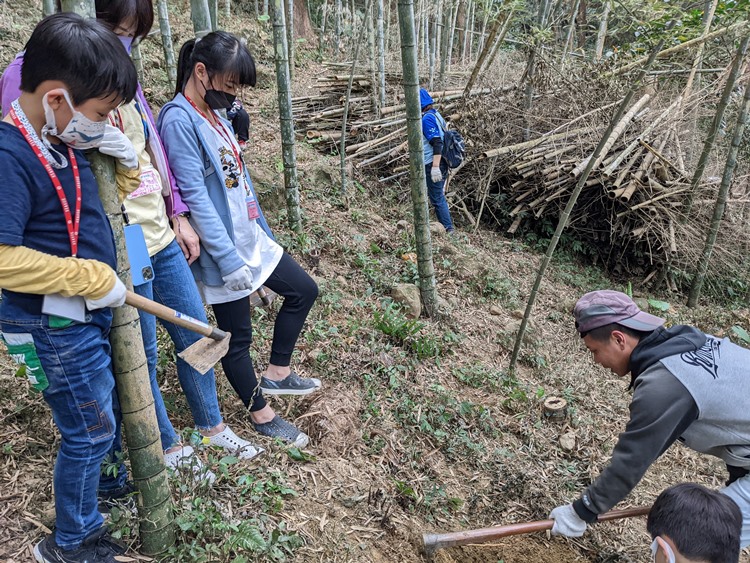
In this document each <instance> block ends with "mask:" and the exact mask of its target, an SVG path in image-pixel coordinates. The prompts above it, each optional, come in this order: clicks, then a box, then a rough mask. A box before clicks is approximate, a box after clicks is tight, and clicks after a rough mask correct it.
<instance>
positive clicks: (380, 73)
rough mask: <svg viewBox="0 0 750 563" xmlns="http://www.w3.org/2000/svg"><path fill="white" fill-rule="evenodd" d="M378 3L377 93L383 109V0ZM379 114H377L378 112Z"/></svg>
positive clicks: (378, 0)
mask: <svg viewBox="0 0 750 563" xmlns="http://www.w3.org/2000/svg"><path fill="white" fill-rule="evenodd" d="M377 3H378V7H377V9H378V24H377V28H378V41H377V43H378V81H379V83H380V86H379V87H378V92H379V93H380V98H379V103H380V108H381V109H382V108H384V107H385V39H384V37H383V0H377ZM378 113H379V112H378Z"/></svg>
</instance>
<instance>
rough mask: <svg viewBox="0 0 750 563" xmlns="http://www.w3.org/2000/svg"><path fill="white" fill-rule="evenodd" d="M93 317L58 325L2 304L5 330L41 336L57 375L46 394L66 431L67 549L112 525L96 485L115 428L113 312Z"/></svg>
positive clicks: (63, 493) (42, 352)
mask: <svg viewBox="0 0 750 563" xmlns="http://www.w3.org/2000/svg"><path fill="white" fill-rule="evenodd" d="M87 321H88V322H86V323H71V324H70V325H68V326H65V327H64V328H51V327H50V326H49V324H50V323H49V317H48V316H47V315H32V314H29V313H27V312H26V311H25V310H23V309H21V308H20V307H17V306H14V305H12V304H9V303H8V302H7V300H6V301H5V302H4V303H3V304H2V307H0V330H2V332H3V333H5V334H23V333H26V334H30V335H31V336H32V337H33V340H34V345H35V347H36V353H37V355H38V357H39V360H40V363H41V365H42V369H43V370H44V372H45V374H46V376H47V379H48V380H49V387H47V389H45V390H44V391H43V395H44V400H45V401H46V402H47V404H48V405H49V407H50V409H51V411H52V417H53V419H54V421H55V424H56V425H57V428H58V429H59V431H60V435H61V442H60V449H59V451H58V454H57V461H56V462H55V471H54V477H53V479H54V488H55V513H56V531H55V541H56V542H57V544H58V545H59V546H60V547H62V548H63V549H75V548H77V547H78V546H79V545H80V544H81V542H82V541H83V540H84V539H85V538H86V537H87V536H89V535H90V534H91V533H93V532H95V531H96V530H98V529H99V528H100V527H101V526H102V524H103V523H104V520H103V518H102V515H101V514H99V510H98V509H97V500H96V490H97V487H98V485H99V475H100V468H101V463H102V460H103V459H104V456H105V455H106V454H107V452H108V451H109V449H110V446H111V444H112V440H113V437H114V431H115V419H114V416H113V413H112V389H113V388H114V378H113V377H112V371H111V365H110V346H109V340H108V336H109V328H110V324H111V322H112V313H111V311H110V310H109V309H101V310H97V311H93V312H92V313H90V320H89V317H88V316H87Z"/></svg>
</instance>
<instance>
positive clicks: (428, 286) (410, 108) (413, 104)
mask: <svg viewBox="0 0 750 563" xmlns="http://www.w3.org/2000/svg"><path fill="white" fill-rule="evenodd" d="M398 21H399V32H400V36H401V63H402V66H403V84H404V93H405V94H406V117H407V123H408V125H407V131H408V140H409V176H410V184H411V199H412V205H413V208H414V235H415V238H416V247H417V271H418V273H419V289H420V294H421V296H422V301H423V303H424V305H425V310H426V311H427V314H428V315H430V316H437V314H438V307H437V289H436V287H435V267H434V264H433V261H432V240H431V237H430V222H429V210H428V208H427V184H426V181H425V167H424V165H423V164H422V162H423V150H422V111H421V107H420V104H419V71H418V67H417V44H416V41H415V37H414V1H413V0H398ZM394 172H395V171H394Z"/></svg>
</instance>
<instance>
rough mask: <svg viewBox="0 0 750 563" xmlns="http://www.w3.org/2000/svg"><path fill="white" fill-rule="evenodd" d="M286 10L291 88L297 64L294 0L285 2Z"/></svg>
mask: <svg viewBox="0 0 750 563" xmlns="http://www.w3.org/2000/svg"><path fill="white" fill-rule="evenodd" d="M284 4H285V9H286V10H287V13H286V15H287V18H286V46H287V49H288V50H289V56H288V60H289V85H290V86H291V84H292V81H293V80H294V72H295V70H294V66H295V64H296V62H297V61H296V55H295V51H296V49H295V45H296V40H295V39H294V0H286V2H284Z"/></svg>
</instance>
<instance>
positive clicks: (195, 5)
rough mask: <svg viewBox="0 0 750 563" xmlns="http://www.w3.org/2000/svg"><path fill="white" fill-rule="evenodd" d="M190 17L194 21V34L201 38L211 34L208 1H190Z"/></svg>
mask: <svg viewBox="0 0 750 563" xmlns="http://www.w3.org/2000/svg"><path fill="white" fill-rule="evenodd" d="M190 17H191V19H192V20H193V33H195V37H196V38H201V37H203V36H205V35H208V34H209V33H211V13H210V12H209V9H208V0H190Z"/></svg>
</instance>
